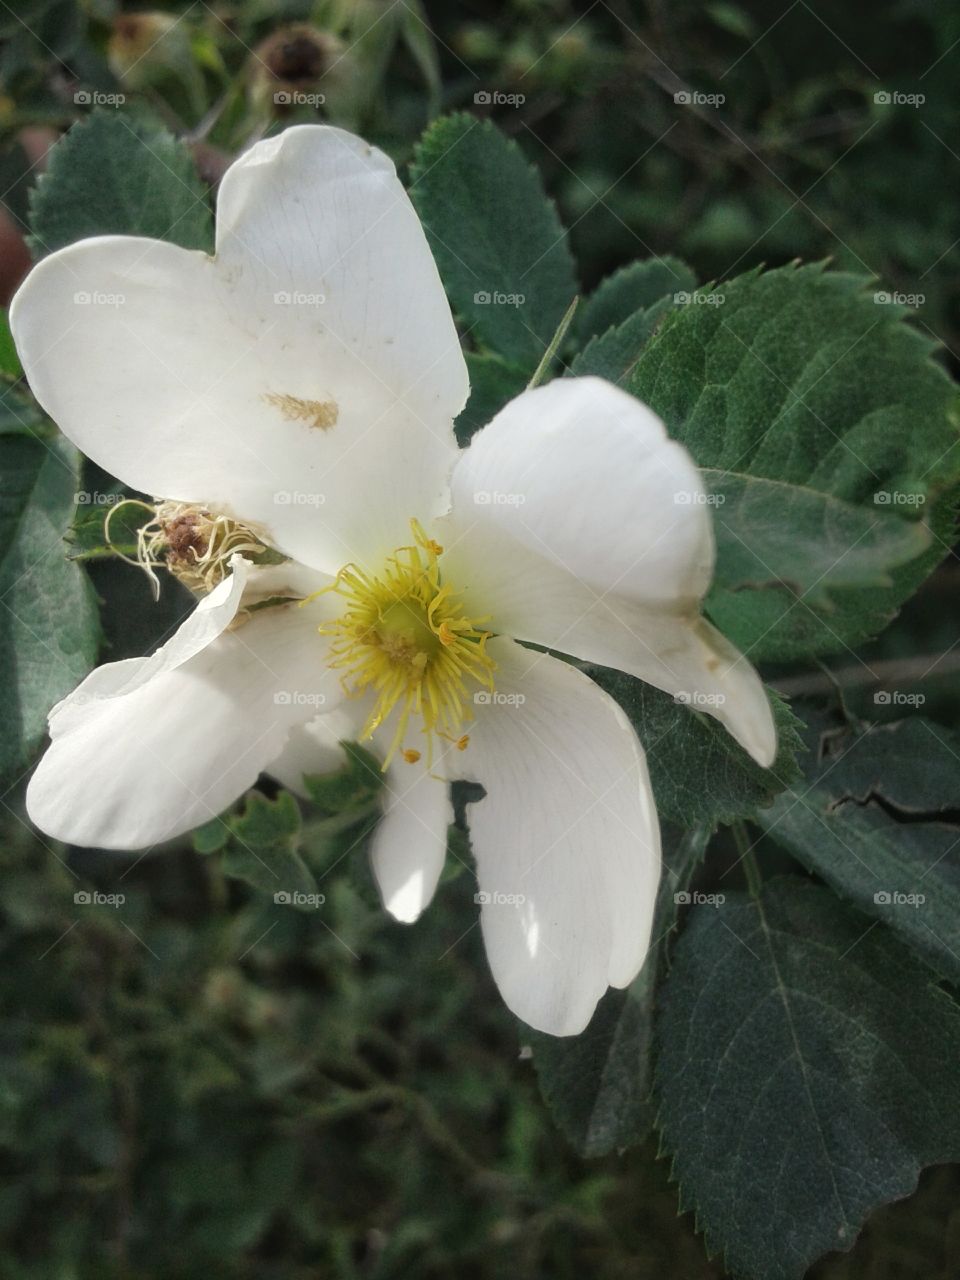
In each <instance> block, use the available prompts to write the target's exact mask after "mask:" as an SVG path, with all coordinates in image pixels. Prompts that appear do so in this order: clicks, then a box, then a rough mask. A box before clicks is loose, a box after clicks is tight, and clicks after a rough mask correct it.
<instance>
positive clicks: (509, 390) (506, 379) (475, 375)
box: [455, 351, 528, 445]
mask: <svg viewBox="0 0 960 1280" xmlns="http://www.w3.org/2000/svg"><path fill="white" fill-rule="evenodd" d="M466 359H467V370H468V372H469V374H470V399H469V400H468V401H467V403H466V404H465V405H464V407H463V410H462V411H461V413H460V416H459V417H458V418H457V421H456V424H455V430H456V433H457V440H458V441H459V443H460V444H461V445H465V444H467V442H468V441H469V439H470V437H471V436H472V435H473V433H474V432H475V431H479V430H480V428H481V427H485V426H486V425H487V423H488V422H490V421H492V419H493V418H495V417H496V415H497V414H498V413H499V412H500V410H501V409H502V408H503V406H504V405H505V404H507V403H508V401H510V400H512V399H513V397H514V396H517V395H519V394H520V392H521V391H523V389H524V388H525V387H526V385H527V378H528V375H527V372H526V371H524V370H523V369H518V368H516V366H515V365H512V364H508V363H507V361H506V360H502V359H501V358H500V356H496V355H493V354H492V353H491V352H485V353H484V354H483V355H478V354H476V353H475V352H472V351H468V352H467V356H466Z"/></svg>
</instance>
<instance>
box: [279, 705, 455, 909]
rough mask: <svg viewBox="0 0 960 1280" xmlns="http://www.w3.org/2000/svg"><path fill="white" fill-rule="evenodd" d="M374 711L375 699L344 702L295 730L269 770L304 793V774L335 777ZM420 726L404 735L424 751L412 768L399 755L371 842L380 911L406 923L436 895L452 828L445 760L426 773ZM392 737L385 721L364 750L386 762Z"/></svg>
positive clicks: (385, 785)
mask: <svg viewBox="0 0 960 1280" xmlns="http://www.w3.org/2000/svg"><path fill="white" fill-rule="evenodd" d="M371 705H372V700H371V699H360V700H358V701H349V702H345V703H343V704H341V705H340V706H339V707H338V708H337V709H336V710H335V711H332V712H330V713H329V714H328V715H322V716H318V717H317V719H316V720H313V721H311V722H310V723H309V724H306V725H303V726H301V727H300V728H298V729H296V730H294V732H293V733H291V735H290V738H289V739H288V742H287V745H286V747H285V749H284V752H283V754H282V755H281V757H280V759H279V760H277V761H274V763H273V764H271V765H270V768H269V770H268V772H270V773H271V774H273V776H274V777H275V778H277V779H278V780H279V781H281V782H283V783H284V785H285V786H288V787H290V789H291V790H293V791H296V792H297V793H298V794H299V795H305V794H306V790H305V788H304V787H303V775H304V774H305V773H323V772H332V771H333V770H335V769H339V768H341V767H342V766H343V763H344V756H343V750H342V748H341V746H340V743H341V742H356V741H358V740H359V738H360V734H361V731H362V728H363V725H364V722H365V721H366V719H367V716H368V714H369V711H370V708H371ZM420 728H421V726H420V725H419V724H414V723H413V722H411V725H410V728H409V731H408V735H407V745H408V746H413V745H414V744H416V746H417V748H418V749H420V748H422V749H423V754H422V755H421V757H420V759H419V760H417V761H415V762H413V763H409V762H408V761H407V760H405V759H404V757H403V756H402V754H400V753H398V754H397V755H396V756H395V757H394V759H393V761H392V762H391V764H390V766H389V767H388V769H387V770H386V773H385V776H384V778H383V791H382V795H381V803H382V806H383V813H382V816H381V818H380V820H379V822H378V823H377V826H376V828H375V829H374V832H373V835H372V837H371V841H370V863H371V868H372V870H373V874H374V878H375V879H376V882H377V887H378V888H379V890H380V895H381V897H382V899H383V905H384V906H385V907H386V909H387V911H389V912H390V914H391V915H392V916H393V917H394V919H396V920H401V921H403V922H404V923H405V924H409V923H412V922H413V921H414V920H416V919H417V917H418V916H419V915H420V914H421V912H422V911H423V910H424V908H425V907H427V906H428V905H429V903H430V900H431V898H432V897H433V894H434V891H435V889H436V887H437V882H438V881H439V879H440V875H441V873H442V871H443V864H444V860H445V858H446V851H447V828H448V826H449V825H450V823H451V822H452V821H453V808H452V805H451V802H450V786H449V783H447V782H446V781H444V780H443V776H442V775H443V771H444V759H445V756H444V754H443V752H439V751H438V752H435V754H434V758H433V762H432V767H431V768H429V769H428V767H427V754H426V747H425V745H424V744H423V740H422V737H421V733H420ZM393 733H394V728H393V725H392V723H390V722H388V723H387V724H386V725H385V726H384V727H383V728H381V729H379V730H378V731H377V732H376V733H375V734H374V736H373V740H372V741H371V742H369V743H366V744H365V745H366V746H367V748H368V749H369V750H370V751H371V752H372V753H373V754H374V755H376V756H379V758H380V759H384V758H385V757H386V753H387V751H388V750H389V747H390V743H391V741H392V739H393ZM451 751H452V749H451Z"/></svg>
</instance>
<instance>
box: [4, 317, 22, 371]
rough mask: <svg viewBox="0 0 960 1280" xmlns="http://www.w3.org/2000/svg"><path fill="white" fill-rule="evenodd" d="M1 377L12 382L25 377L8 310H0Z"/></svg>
mask: <svg viewBox="0 0 960 1280" xmlns="http://www.w3.org/2000/svg"><path fill="white" fill-rule="evenodd" d="M0 376H2V377H4V378H7V379H8V380H9V381H11V382H16V380H17V379H18V378H22V377H23V365H22V364H21V363H20V357H19V356H18V355H17V348H16V347H15V346H14V345H13V334H12V333H11V332H10V320H9V318H8V315H7V311H6V308H4V309H2V310H0Z"/></svg>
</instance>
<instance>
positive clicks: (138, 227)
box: [30, 111, 213, 253]
mask: <svg viewBox="0 0 960 1280" xmlns="http://www.w3.org/2000/svg"><path fill="white" fill-rule="evenodd" d="M30 210H31V217H30V226H31V230H32V232H33V237H34V241H35V243H36V246H37V247H38V249H39V250H40V251H41V252H42V253H50V252H51V251H52V250H54V249H60V248H62V247H63V246H64V245H67V244H72V243H73V242H74V241H75V240H82V239H84V238H85V237H86V236H98V235H137V236H152V237H153V238H155V239H157V240H169V241H171V242H172V243H173V244H179V245H182V246H183V248H185V249H211V248H212V246H213V217H212V215H211V212H210V208H209V205H208V203H207V192H206V188H205V187H204V186H203V184H202V183H201V182H200V180H199V178H198V177H197V174H196V170H195V168H194V165H193V161H192V159H191V157H190V154H189V152H188V151H187V150H186V148H185V147H184V146H183V145H182V144H181V143H180V142H178V141H177V140H176V139H175V138H173V137H172V136H171V135H170V134H169V133H167V132H166V130H164V129H160V128H158V127H156V126H154V125H150V124H145V123H143V122H142V121H139V120H132V121H129V120H127V119H126V117H125V116H124V114H123V113H122V112H119V111H114V112H112V113H110V114H107V113H106V112H94V113H93V115H91V116H90V118H89V119H88V120H85V121H83V122H82V123H81V124H76V125H74V126H73V128H72V129H71V130H70V132H69V133H68V134H66V135H65V136H64V137H63V138H62V139H61V140H60V142H58V143H57V145H56V146H55V147H54V148H53V150H52V151H51V152H50V157H49V163H48V166H47V171H46V173H44V174H43V175H42V176H41V177H40V179H39V181H38V182H37V186H36V188H35V190H34V192H33V195H32V199H31V205H30Z"/></svg>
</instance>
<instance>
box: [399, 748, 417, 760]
mask: <svg viewBox="0 0 960 1280" xmlns="http://www.w3.org/2000/svg"><path fill="white" fill-rule="evenodd" d="M401 754H402V755H403V758H404V760H406V762H407V764H416V763H417V761H418V760H419V759H420V752H419V751H416V750H414V748H413V747H404V749H403V751H402V753H401Z"/></svg>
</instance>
